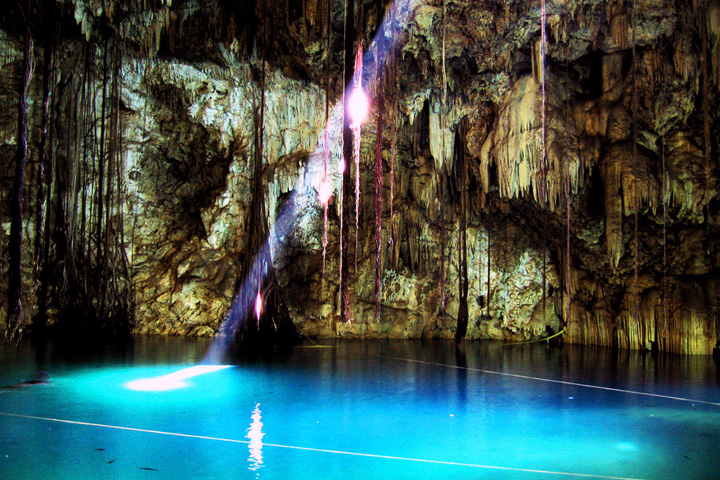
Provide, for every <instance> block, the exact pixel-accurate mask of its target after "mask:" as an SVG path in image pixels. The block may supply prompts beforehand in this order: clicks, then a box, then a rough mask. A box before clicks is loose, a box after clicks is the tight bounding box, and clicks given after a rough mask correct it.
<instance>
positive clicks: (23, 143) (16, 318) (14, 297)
mask: <svg viewBox="0 0 720 480" xmlns="http://www.w3.org/2000/svg"><path fill="white" fill-rule="evenodd" d="M26 14H29V12H27V13H26ZM28 22H29V20H28V19H27V18H26V19H25V47H24V51H23V74H22V83H21V85H20V99H19V101H18V123H17V150H16V154H15V176H14V180H13V189H12V195H11V197H10V215H11V223H10V241H9V245H8V255H9V257H10V269H9V285H8V316H7V325H6V331H5V337H6V338H8V339H10V340H13V339H14V338H16V337H17V336H19V335H21V333H22V332H21V328H22V323H23V306H22V284H23V282H22V252H23V203H24V184H25V164H26V162H27V157H28V96H29V94H30V80H31V78H32V74H33V38H32V33H31V32H30V25H29V23H28Z"/></svg>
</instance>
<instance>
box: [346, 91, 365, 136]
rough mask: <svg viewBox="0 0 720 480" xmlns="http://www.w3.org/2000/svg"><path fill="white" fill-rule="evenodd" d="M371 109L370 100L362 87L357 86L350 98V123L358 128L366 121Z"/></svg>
mask: <svg viewBox="0 0 720 480" xmlns="http://www.w3.org/2000/svg"><path fill="white" fill-rule="evenodd" d="M369 110H370V101H369V100H368V98H367V95H365V92H364V91H363V89H362V88H360V87H355V88H354V89H353V91H352V93H351V94H350V98H349V99H348V112H349V113H350V124H351V126H353V127H355V128H357V127H359V126H360V125H362V123H363V122H364V121H365V119H366V118H367V115H368V111H369Z"/></svg>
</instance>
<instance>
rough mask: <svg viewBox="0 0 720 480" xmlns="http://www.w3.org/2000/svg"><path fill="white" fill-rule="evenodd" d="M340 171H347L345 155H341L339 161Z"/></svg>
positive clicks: (341, 172)
mask: <svg viewBox="0 0 720 480" xmlns="http://www.w3.org/2000/svg"><path fill="white" fill-rule="evenodd" d="M338 172H339V173H340V174H343V173H345V159H344V158H343V157H340V161H339V162H338Z"/></svg>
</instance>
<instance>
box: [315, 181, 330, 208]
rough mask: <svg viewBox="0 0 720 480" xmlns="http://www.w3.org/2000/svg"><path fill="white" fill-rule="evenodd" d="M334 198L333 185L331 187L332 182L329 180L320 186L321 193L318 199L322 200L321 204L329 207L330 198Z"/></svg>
mask: <svg viewBox="0 0 720 480" xmlns="http://www.w3.org/2000/svg"><path fill="white" fill-rule="evenodd" d="M331 196H332V185H330V182H328V181H327V180H323V182H322V183H321V184H320V191H319V192H318V198H319V199H320V203H321V204H322V205H323V206H324V207H327V204H328V202H329V201H330V197H331Z"/></svg>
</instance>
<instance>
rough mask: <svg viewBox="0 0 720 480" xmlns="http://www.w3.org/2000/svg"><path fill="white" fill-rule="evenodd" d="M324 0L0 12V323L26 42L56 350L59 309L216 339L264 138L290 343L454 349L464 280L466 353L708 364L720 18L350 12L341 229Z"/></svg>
mask: <svg viewBox="0 0 720 480" xmlns="http://www.w3.org/2000/svg"><path fill="white" fill-rule="evenodd" d="M328 1H329V0H289V1H288V2H255V3H251V2H234V1H231V0H217V1H213V2H200V1H197V0H174V1H170V0H132V1H129V2H117V1H114V0H112V1H111V0H44V1H39V0H38V1H35V0H33V1H31V2H24V1H17V2H11V5H10V7H9V8H8V9H7V11H6V12H5V13H3V14H0V44H1V45H2V49H1V51H2V54H0V77H1V78H2V83H1V85H0V99H2V102H0V103H1V104H0V165H2V171H3V175H2V178H1V180H2V192H3V195H2V207H1V208H0V217H1V218H2V225H3V231H4V233H3V235H1V236H0V251H1V252H2V255H0V270H2V272H3V274H2V276H0V302H1V303H2V308H1V309H0V322H3V324H4V325H6V326H7V325H9V323H10V321H9V316H8V300H7V298H8V295H7V292H8V291H9V289H10V284H9V281H8V274H6V273H5V272H8V271H9V269H10V268H11V265H10V264H11V262H10V253H9V251H10V248H9V245H10V230H11V221H12V220H11V208H10V205H11V203H12V202H13V201H14V197H13V192H14V191H13V187H12V184H13V178H14V172H15V171H16V167H15V165H16V163H17V157H18V155H17V151H18V138H19V137H18V131H19V127H18V117H19V114H18V111H19V108H21V107H20V106H19V93H18V92H19V91H20V90H21V87H22V85H21V84H22V78H23V77H22V71H23V64H24V55H25V54H24V47H23V46H24V41H25V38H26V36H27V34H28V32H29V36H30V37H31V38H32V40H33V42H34V43H33V47H32V51H33V52H34V53H35V55H34V60H33V61H32V64H33V65H34V70H33V75H32V76H31V79H30V88H29V95H28V107H27V111H28V118H29V119H30V120H29V122H28V123H29V129H28V132H29V133H28V136H29V142H28V155H27V166H26V175H25V196H24V202H23V205H24V211H25V213H26V214H25V217H24V220H23V229H22V231H23V233H24V237H23V238H24V243H23V245H24V248H23V250H22V252H23V254H22V272H23V277H22V278H23V290H22V303H23V310H22V319H21V324H22V325H24V326H25V327H26V328H27V329H32V327H33V325H35V324H36V323H33V319H34V318H36V317H37V316H38V312H39V311H40V310H43V311H45V310H47V315H46V316H47V323H48V325H50V326H52V325H54V324H58V323H60V324H62V322H67V321H68V320H67V319H66V320H62V318H65V317H67V315H65V317H63V311H67V310H68V309H70V308H71V307H72V308H74V309H75V310H73V311H74V312H75V314H76V315H86V313H87V312H88V311H89V309H90V310H91V311H92V312H94V314H95V317H97V318H96V321H100V320H98V319H99V318H100V317H102V314H103V312H105V313H107V312H110V313H112V312H115V311H116V310H117V309H118V308H120V307H119V306H120V305H124V306H125V307H124V308H125V310H123V311H124V312H125V314H126V316H125V318H126V319H127V323H126V326H127V328H129V329H130V330H131V331H133V332H139V333H158V334H184V335H214V334H215V333H217V332H218V331H219V330H220V329H221V324H222V322H223V319H224V318H225V316H226V312H227V311H228V308H229V307H230V305H231V303H232V301H233V298H234V297H235V295H236V294H237V292H238V290H239V289H240V288H243V285H244V278H243V272H244V270H243V265H245V264H247V262H248V260H249V259H252V258H253V257H254V256H255V255H257V253H258V252H257V250H255V249H254V248H255V247H254V246H253V245H251V244H250V243H249V238H250V234H251V232H250V231H249V230H250V229H251V228H253V227H252V225H251V223H250V221H249V217H250V212H251V211H252V210H253V208H254V207H253V201H254V200H253V195H252V192H253V190H252V189H253V187H252V186H253V182H254V181H255V180H257V179H256V178H254V176H255V175H256V173H255V171H254V170H253V167H252V161H251V160H252V158H253V156H254V155H255V152H256V151H257V148H258V145H257V144H258V141H261V142H262V150H261V151H262V171H261V174H260V175H261V178H260V179H259V180H260V185H262V189H263V195H262V204H263V205H262V211H263V212H264V215H265V221H266V222H267V225H268V228H269V232H270V233H269V240H268V245H269V247H270V251H271V258H272V263H273V266H274V267H275V269H276V271H277V278H278V285H279V288H280V290H281V292H282V297H283V298H284V302H285V304H286V305H287V307H288V309H289V312H290V314H291V318H292V321H293V323H294V324H295V325H296V327H297V328H298V330H299V331H301V332H302V333H303V334H305V335H308V336H334V335H342V336H357V337H391V338H409V337H421V336H422V337H443V338H451V337H453V336H454V335H455V332H456V328H457V324H458V319H459V317H460V314H459V312H460V310H461V304H462V302H463V300H462V297H463V295H464V293H463V284H464V281H465V280H466V282H467V294H466V296H467V310H468V315H467V316H468V320H469V321H468V327H467V333H466V337H467V338H469V339H485V338H492V339H503V340H508V341H529V340H538V339H542V338H546V337H549V336H553V335H555V334H558V333H560V334H561V335H560V336H559V337H555V338H557V339H559V340H560V341H564V342H569V343H581V344H590V345H601V346H613V347H619V348H631V349H647V350H651V349H655V350H659V351H666V352H677V353H701V354H709V353H712V352H713V350H714V349H715V348H716V347H717V345H718V336H719V335H720V312H719V308H720V305H719V302H720V269H719V267H720V248H719V245H718V241H717V240H716V238H717V235H718V227H719V223H718V222H719V221H720V220H719V218H720V211H719V210H720V209H719V208H718V207H719V206H720V203H719V202H718V141H717V139H718V138H719V134H720V132H719V131H718V130H719V129H718V108H717V107H718V105H719V104H718V98H719V94H720V78H718V77H719V76H720V2H718V1H717V0H692V1H691V0H687V1H670V0H638V1H637V2H632V3H631V2H624V1H622V0H614V1H606V0H602V1H601V0H572V1H571V0H563V1H552V0H547V2H542V3H541V2H539V1H534V2H519V1H489V0H488V1H485V0H483V1H473V0H398V1H396V2H393V3H390V2H382V1H378V2H371V1H366V2H364V4H362V8H360V4H359V3H358V2H354V3H355V5H356V8H358V10H359V11H360V10H361V11H362V12H363V15H362V16H361V17H360V18H362V20H361V22H360V23H359V25H358V29H357V30H358V32H360V33H359V38H360V37H361V38H362V39H363V42H364V43H363V46H364V50H363V51H364V52H365V54H364V57H363V59H364V72H365V73H364V76H363V84H364V86H365V88H366V89H367V90H368V92H369V94H370V98H371V105H372V108H371V113H370V117H369V119H368V121H367V122H366V123H365V124H364V125H363V127H362V134H361V137H360V139H361V140H360V145H359V147H360V149H359V151H360V172H359V187H360V188H359V191H360V196H359V201H358V206H359V211H358V212H359V213H358V217H357V220H356V218H355V216H354V215H353V216H352V217H351V218H342V219H341V214H342V208H341V205H342V203H341V199H340V195H341V194H342V195H345V196H347V197H348V198H350V199H351V200H352V203H353V205H354V201H355V195H356V194H355V192H354V191H350V192H347V191H346V192H342V193H341V189H342V184H343V181H342V175H343V174H342V171H341V170H340V167H339V166H340V165H341V163H343V162H342V160H343V158H342V157H343V146H342V138H343V136H342V131H343V117H342V114H343V103H342V101H343V90H344V85H346V84H347V83H349V80H348V79H345V78H343V65H344V61H345V60H344V55H343V45H344V39H343V32H344V31H345V30H344V18H345V17H344V15H345V12H346V8H347V5H346V3H342V2H337V1H331V2H330V3H328ZM352 4H353V2H351V5H352ZM543 10H544V12H543ZM543 22H545V26H546V28H545V29H543V28H541V26H542V25H543ZM543 31H545V32H546V41H543ZM46 51H48V52H50V54H49V55H48V56H47V57H46V56H45V52H46ZM44 58H49V60H48V61H47V62H48V63H47V65H49V68H47V67H44V65H45V61H44V60H43V59H44ZM46 79H47V80H46ZM44 91H47V92H48V95H49V100H48V105H49V107H48V111H49V113H48V115H49V122H48V127H47V128H46V129H44V128H43V125H44V123H43V93H44ZM262 105H264V108H263V112H264V113H263V115H262V117H261V116H260V115H259V113H258V112H260V110H261V106H262ZM381 112H382V117H383V123H382V124H381V125H382V128H381V129H380V133H379V135H380V138H379V141H378V128H377V126H378V121H379V118H380V116H381ZM44 131H46V132H48V136H47V137H45V138H46V139H47V142H48V145H50V147H48V148H47V149H46V150H47V151H48V152H49V153H48V154H47V155H46V156H47V160H46V161H45V162H46V163H45V164H44V165H46V167H45V168H46V172H50V174H49V179H46V180H40V178H41V177H40V176H39V171H40V167H41V165H43V161H42V158H41V157H42V155H43V153H42V152H43V148H42V147H41V143H42V140H43V138H44V134H43V132H44ZM258 132H259V134H258ZM258 135H259V136H258ZM258 139H260V140H258ZM326 145H327V149H326ZM326 152H327V153H326ZM326 155H327V156H326ZM378 156H379V158H380V162H381V163H380V171H379V172H380V173H381V176H380V177H378V174H377V173H376V172H377V170H376V159H377V158H378ZM326 158H327V160H326ZM326 161H327V167H326ZM344 163H345V165H347V167H346V168H351V169H352V174H353V175H355V167H354V166H353V165H352V161H351V159H349V158H348V159H345V162H344ZM326 172H327V173H326ZM463 172H466V173H463ZM326 175H327V177H328V181H329V183H330V185H331V186H332V196H331V198H330V200H329V207H328V210H327V220H325V211H324V208H323V206H322V205H321V204H320V202H319V201H318V192H319V191H320V190H321V186H322V184H323V181H324V178H325V176H326ZM43 178H47V177H43ZM378 178H380V182H381V183H380V187H381V188H380V190H379V192H380V197H379V200H380V207H379V208H380V210H379V212H380V214H381V235H380V238H379V242H378V239H377V238H376V226H375V221H376V220H375V218H376V217H375V215H376V208H377V205H378V203H377V196H376V193H375V192H376V190H375V188H376V187H375V186H376V180H377V179H378ZM43 181H45V182H46V183H47V187H48V188H47V189H46V191H47V193H44V194H39V193H38V191H39V187H40V185H41V183H42V182H43ZM43 195H44V196H43ZM41 207H42V208H41ZM38 213H42V216H39V215H38ZM38 219H42V223H43V225H44V227H45V228H44V229H40V230H39V229H38V225H39V223H38V222H39V220H38ZM341 222H347V224H348V225H349V227H350V230H349V231H350V235H349V238H345V239H343V241H342V242H341V238H340V236H341V228H340V223H341ZM325 226H326V228H325ZM38 232H41V233H43V232H47V233H43V235H45V236H46V237H47V238H46V240H45V243H46V244H47V245H48V247H47V252H46V254H45V255H46V258H47V262H46V265H47V268H46V269H45V271H46V272H48V273H47V277H42V275H41V274H39V273H38V271H39V270H42V269H39V268H38V265H39V264H40V263H41V260H40V257H39V256H38V251H41V249H39V247H38V245H41V244H43V242H40V241H37V240H36V239H38V238H39V237H38V235H39V233H38ZM463 232H464V233H463ZM356 237H357V241H356V239H355V238H356ZM325 239H326V240H325ZM341 243H342V244H343V248H347V249H348V250H349V254H350V255H349V257H350V258H351V259H352V264H351V265H350V267H349V278H347V279H345V280H346V281H348V282H349V286H350V298H349V301H350V302H349V305H350V317H351V321H350V322H345V321H343V318H342V317H341V315H340V312H341V299H340V282H341V280H340V278H339V273H340V264H339V262H340V258H341V252H340V249H341ZM378 244H379V245H380V247H381V254H380V267H381V268H380V292H379V298H380V307H381V308H380V311H379V313H380V318H379V320H378V319H377V318H376V313H375V312H376V298H377V297H378V293H377V288H376V275H377V271H376V265H377V257H376V255H377V246H378ZM356 245H357V248H356ZM68 252H74V253H72V254H68ZM88 272H89V273H88ZM43 278H44V280H43ZM43 284H46V285H47V293H46V294H44V295H45V297H42V295H41V292H42V291H43V286H42V285H43ZM41 297H42V298H44V299H45V300H42V301H41V300H40V298H41ZM75 297H77V298H81V297H82V298H85V300H83V301H75V302H73V301H70V302H69V301H68V299H72V298H75ZM117 298H120V300H117ZM113 299H115V300H113ZM40 303H43V304H44V305H45V304H46V306H45V307H41V306H40ZM81 307H82V308H81Z"/></svg>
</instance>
